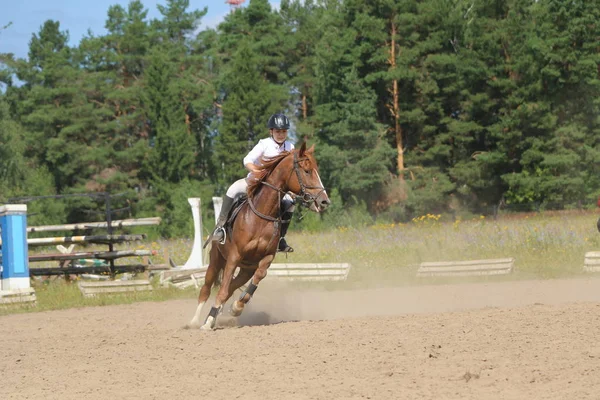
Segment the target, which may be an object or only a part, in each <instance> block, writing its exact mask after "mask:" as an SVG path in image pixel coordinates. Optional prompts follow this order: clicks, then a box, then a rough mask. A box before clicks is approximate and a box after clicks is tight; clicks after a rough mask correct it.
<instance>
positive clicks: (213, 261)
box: [188, 246, 225, 328]
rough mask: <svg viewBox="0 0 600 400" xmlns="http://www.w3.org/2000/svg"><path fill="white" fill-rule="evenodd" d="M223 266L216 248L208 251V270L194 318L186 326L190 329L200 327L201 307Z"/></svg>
mask: <svg viewBox="0 0 600 400" xmlns="http://www.w3.org/2000/svg"><path fill="white" fill-rule="evenodd" d="M224 266H225V259H224V258H223V257H222V256H221V253H219V251H218V250H217V246H213V247H212V248H211V250H210V263H209V264H208V268H207V269H206V274H205V276H204V284H203V285H202V288H200V294H199V295H198V306H197V307H196V312H195V313H194V317H193V318H192V320H191V321H190V323H189V324H188V326H189V327H190V328H199V327H201V326H202V322H201V318H200V314H201V313H202V307H204V303H206V300H208V298H209V297H210V291H211V289H212V286H213V284H214V283H215V281H216V280H217V278H218V276H219V272H221V270H222V269H223V267H224Z"/></svg>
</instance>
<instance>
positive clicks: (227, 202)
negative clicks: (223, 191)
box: [204, 195, 234, 247]
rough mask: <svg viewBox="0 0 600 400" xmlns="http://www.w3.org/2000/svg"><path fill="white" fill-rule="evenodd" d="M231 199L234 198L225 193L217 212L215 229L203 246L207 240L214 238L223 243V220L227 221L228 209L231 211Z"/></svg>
mask: <svg viewBox="0 0 600 400" xmlns="http://www.w3.org/2000/svg"><path fill="white" fill-rule="evenodd" d="M233 200H234V199H232V198H231V197H229V196H227V195H225V196H223V204H222V205H221V212H220V213H219V218H218V219H217V225H216V226H215V230H214V231H213V232H212V233H211V235H210V237H209V238H208V240H207V241H206V243H205V244H204V247H206V245H207V244H208V242H210V241H212V240H216V241H218V242H219V243H221V244H224V243H225V222H227V217H228V216H229V211H231V207H232V206H233Z"/></svg>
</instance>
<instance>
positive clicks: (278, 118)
mask: <svg viewBox="0 0 600 400" xmlns="http://www.w3.org/2000/svg"><path fill="white" fill-rule="evenodd" d="M267 127H268V128H269V129H290V120H289V119H288V117H286V116H285V115H283V114H273V115H271V116H270V117H269V122H267Z"/></svg>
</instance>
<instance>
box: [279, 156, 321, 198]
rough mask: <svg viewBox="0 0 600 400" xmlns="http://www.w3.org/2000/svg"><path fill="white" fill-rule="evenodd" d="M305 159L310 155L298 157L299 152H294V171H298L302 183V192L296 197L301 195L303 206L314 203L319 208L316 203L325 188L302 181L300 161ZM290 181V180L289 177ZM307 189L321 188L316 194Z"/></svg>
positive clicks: (297, 174)
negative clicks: (308, 184)
mask: <svg viewBox="0 0 600 400" xmlns="http://www.w3.org/2000/svg"><path fill="white" fill-rule="evenodd" d="M305 160H308V157H304V158H301V159H298V153H294V171H296V177H297V178H298V184H300V193H299V194H298V195H297V196H296V197H300V201H301V202H302V205H303V206H305V207H310V206H311V204H314V205H315V207H317V208H318V206H317V204H316V203H317V199H318V198H319V196H321V194H322V193H323V192H324V191H325V188H324V187H322V186H307V185H305V184H304V182H303V181H302V174H301V173H300V161H305ZM290 175H291V173H290ZM288 181H289V178H288ZM306 189H321V190H320V191H319V192H318V193H317V194H316V195H315V194H312V193H309V192H307V191H306Z"/></svg>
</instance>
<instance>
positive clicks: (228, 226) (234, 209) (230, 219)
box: [223, 193, 248, 235]
mask: <svg viewBox="0 0 600 400" xmlns="http://www.w3.org/2000/svg"><path fill="white" fill-rule="evenodd" d="M247 202H248V195H247V194H245V193H244V194H241V195H239V196H237V197H236V198H235V200H234V201H233V205H232V206H231V211H229V215H228V216H227V220H226V221H225V225H224V226H223V228H224V229H225V231H226V232H227V234H228V235H231V232H232V231H233V223H234V221H235V218H236V217H237V216H238V214H239V213H240V210H241V209H242V207H243V206H244V204H246V203H247Z"/></svg>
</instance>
